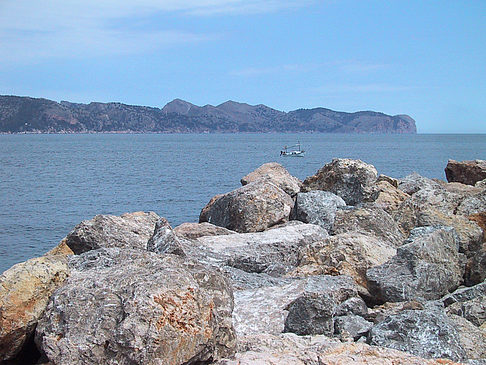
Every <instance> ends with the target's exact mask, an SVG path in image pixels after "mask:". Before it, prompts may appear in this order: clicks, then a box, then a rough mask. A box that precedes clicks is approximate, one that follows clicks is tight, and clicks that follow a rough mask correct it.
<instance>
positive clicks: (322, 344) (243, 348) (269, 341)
mask: <svg viewBox="0 0 486 365" xmlns="http://www.w3.org/2000/svg"><path fill="white" fill-rule="evenodd" d="M338 344H339V341H337V340H333V339H330V338H328V337H326V336H297V335H295V334H293V333H282V334H279V335H271V334H258V335H249V336H242V337H241V338H239V344H238V353H237V354H236V355H235V358H234V359H224V360H220V361H219V362H216V363H215V365H256V364H258V365H276V364H281V365H287V364H292V365H320V364H322V361H321V360H320V354H321V353H322V352H323V351H324V350H325V349H327V348H328V347H329V346H336V345H338Z"/></svg>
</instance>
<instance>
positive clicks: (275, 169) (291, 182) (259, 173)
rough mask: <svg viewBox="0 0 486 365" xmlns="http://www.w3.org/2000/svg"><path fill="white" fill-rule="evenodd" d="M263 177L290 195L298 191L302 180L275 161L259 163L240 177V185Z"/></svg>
mask: <svg viewBox="0 0 486 365" xmlns="http://www.w3.org/2000/svg"><path fill="white" fill-rule="evenodd" d="M260 179H265V180H268V181H270V182H271V183H273V184H274V185H276V186H278V187H279V188H280V189H282V190H283V191H285V192H286V193H287V194H289V195H290V196H294V195H295V194H297V193H298V192H299V191H300V188H301V186H302V181H300V180H299V179H297V178H296V177H294V176H292V175H290V174H289V172H288V171H287V170H286V169H285V167H283V166H282V165H280V164H279V163H276V162H269V163H266V164H263V165H261V166H260V167H259V168H257V169H256V170H255V171H253V172H250V173H249V174H248V175H246V176H245V177H243V178H242V179H241V185H243V186H244V185H248V184H250V183H252V182H255V181H258V180H260Z"/></svg>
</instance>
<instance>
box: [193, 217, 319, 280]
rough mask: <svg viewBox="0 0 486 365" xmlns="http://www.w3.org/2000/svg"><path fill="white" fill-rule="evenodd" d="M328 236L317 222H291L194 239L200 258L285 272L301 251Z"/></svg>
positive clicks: (255, 270)
mask: <svg viewBox="0 0 486 365" xmlns="http://www.w3.org/2000/svg"><path fill="white" fill-rule="evenodd" d="M326 237H328V234H327V232H326V231H325V230H324V229H323V228H321V227H319V226H316V225H314V224H304V223H300V224H292V225H285V226H282V227H278V228H274V229H270V230H267V231H264V232H255V233H238V234H232V235H224V236H212V237H210V236H206V237H200V238H198V239H197V240H195V241H194V245H197V246H198V247H199V249H200V252H202V255H201V256H203V257H201V258H200V260H202V261H204V262H211V263H212V264H216V265H218V266H225V265H226V266H231V267H234V268H237V269H241V270H243V271H246V272H253V273H269V274H271V275H277V276H280V275H283V274H284V273H286V272H288V271H290V270H292V269H293V268H295V267H296V266H297V265H298V262H299V257H300V256H301V255H302V251H303V250H304V249H305V248H306V247H307V246H309V245H310V244H311V243H313V242H315V241H318V240H322V239H325V238H326Z"/></svg>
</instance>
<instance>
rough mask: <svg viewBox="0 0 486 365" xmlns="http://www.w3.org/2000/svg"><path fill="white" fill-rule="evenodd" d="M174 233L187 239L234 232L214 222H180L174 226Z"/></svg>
mask: <svg viewBox="0 0 486 365" xmlns="http://www.w3.org/2000/svg"><path fill="white" fill-rule="evenodd" d="M174 233H175V234H176V235H177V236H179V237H181V238H185V239H188V240H194V239H196V238H199V237H204V236H224V235H227V234H233V233H236V232H235V231H231V230H229V229H226V228H223V227H219V226H215V225H214V224H211V223H208V222H204V223H182V224H181V225H180V226H177V227H175V228H174Z"/></svg>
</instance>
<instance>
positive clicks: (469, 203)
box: [456, 190, 486, 216]
mask: <svg viewBox="0 0 486 365" xmlns="http://www.w3.org/2000/svg"><path fill="white" fill-rule="evenodd" d="M482 212H486V190H483V191H482V192H480V193H478V194H475V195H472V196H469V197H467V198H465V199H464V200H463V201H462V202H461V204H460V205H459V206H458V207H457V210H456V213H457V214H462V215H465V216H470V215H472V214H478V213H482Z"/></svg>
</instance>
